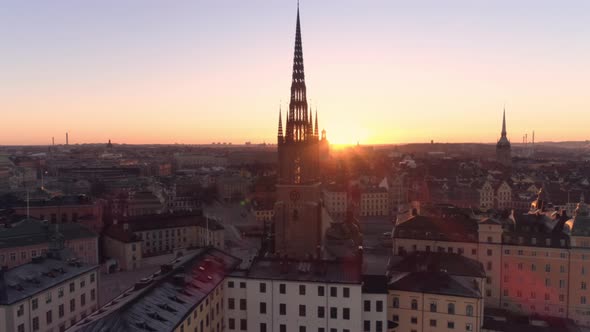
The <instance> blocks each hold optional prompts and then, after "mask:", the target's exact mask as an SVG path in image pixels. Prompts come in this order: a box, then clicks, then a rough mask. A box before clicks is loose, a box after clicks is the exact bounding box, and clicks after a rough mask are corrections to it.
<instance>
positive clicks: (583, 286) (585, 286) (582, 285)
mask: <svg viewBox="0 0 590 332" xmlns="http://www.w3.org/2000/svg"><path fill="white" fill-rule="evenodd" d="M587 287H588V285H587V284H586V282H585V281H582V283H581V284H580V288H582V289H586V288H587Z"/></svg>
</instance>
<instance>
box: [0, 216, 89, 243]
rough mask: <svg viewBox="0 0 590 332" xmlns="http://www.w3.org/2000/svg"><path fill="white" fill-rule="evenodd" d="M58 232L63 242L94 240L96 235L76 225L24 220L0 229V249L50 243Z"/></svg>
mask: <svg viewBox="0 0 590 332" xmlns="http://www.w3.org/2000/svg"><path fill="white" fill-rule="evenodd" d="M56 231H59V233H61V234H62V235H63V236H64V240H66V241H67V240H73V239H81V238H94V237H97V236H98V235H97V234H96V233H94V232H92V231H91V230H90V229H88V228H86V227H85V226H83V225H80V224H77V223H65V224H49V223H47V222H44V221H40V220H36V219H24V220H22V221H21V222H19V223H15V224H12V225H11V227H7V228H0V248H12V247H22V246H32V245H36V244H41V243H46V242H49V241H50V237H51V236H52V235H53V234H54V233H55V232H56Z"/></svg>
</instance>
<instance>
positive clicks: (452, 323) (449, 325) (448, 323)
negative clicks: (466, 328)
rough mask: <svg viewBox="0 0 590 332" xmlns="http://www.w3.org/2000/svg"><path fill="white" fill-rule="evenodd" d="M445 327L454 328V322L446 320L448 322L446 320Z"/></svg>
mask: <svg viewBox="0 0 590 332" xmlns="http://www.w3.org/2000/svg"><path fill="white" fill-rule="evenodd" d="M447 328H449V329H454V328H455V322H452V321H448V322H447Z"/></svg>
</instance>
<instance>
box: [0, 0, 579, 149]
mask: <svg viewBox="0 0 590 332" xmlns="http://www.w3.org/2000/svg"><path fill="white" fill-rule="evenodd" d="M295 14H296V1H295V0H289V1H283V0H280V1H278V0H272V1H271V0H248V1H244V0H234V1H229V0H210V1H197V0H193V1H176V0H175V1H149V0H100V1H98V0H95V1H90V0H88V1H79V0H70V1H63V0H52V1H21V0H14V1H13V0H4V1H2V2H0V112H1V113H0V144H2V145H4V144H49V143H50V142H51V137H52V136H55V138H56V143H62V142H63V141H64V133H65V132H66V131H69V132H70V142H74V143H83V142H105V141H107V140H108V139H109V138H110V139H112V140H113V142H117V143H123V142H125V143H209V142H212V141H215V142H217V141H228V142H230V141H231V142H234V143H243V142H244V141H252V142H262V141H266V142H274V141H275V140H276V126H277V117H278V108H279V104H280V103H281V101H282V105H283V110H285V109H286V108H287V105H288V98H289V88H290V79H291V65H292V54H293V44H294V37H295ZM301 20H302V22H301V23H302V35H303V54H304V62H305V70H306V82H307V88H308V98H310V99H311V104H312V106H313V108H315V107H316V106H317V108H318V111H319V115H320V127H323V128H325V129H326V130H327V132H328V138H329V139H331V141H332V142H335V143H356V142H357V141H358V140H360V142H361V143H367V144H370V143H404V142H429V141H430V140H431V139H433V140H435V141H436V142H494V141H495V140H497V138H498V137H499V134H500V126H501V115H502V107H503V106H504V105H506V111H507V122H508V135H509V138H510V139H511V140H512V141H513V142H520V141H521V140H522V135H523V134H524V133H525V132H529V133H530V132H531V131H532V130H535V131H536V136H537V140H538V141H542V140H543V141H544V140H556V141H558V140H585V139H588V138H589V137H588V136H590V135H589V134H588V132H589V128H590V1H585V0H580V1H545V0H519V1H514V0H493V1H491V0H490V1H484V0H462V1H459V0H456V1H452V0H449V1H440V0H431V1H394V0H363V1H345V0H322V1H318V0H314V1H311V0H302V1H301Z"/></svg>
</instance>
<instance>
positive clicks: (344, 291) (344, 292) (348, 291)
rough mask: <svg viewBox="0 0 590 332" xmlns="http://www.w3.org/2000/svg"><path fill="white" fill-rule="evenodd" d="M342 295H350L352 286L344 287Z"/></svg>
mask: <svg viewBox="0 0 590 332" xmlns="http://www.w3.org/2000/svg"><path fill="white" fill-rule="evenodd" d="M342 296H344V297H350V288H348V287H344V288H343V289H342Z"/></svg>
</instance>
